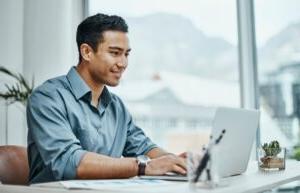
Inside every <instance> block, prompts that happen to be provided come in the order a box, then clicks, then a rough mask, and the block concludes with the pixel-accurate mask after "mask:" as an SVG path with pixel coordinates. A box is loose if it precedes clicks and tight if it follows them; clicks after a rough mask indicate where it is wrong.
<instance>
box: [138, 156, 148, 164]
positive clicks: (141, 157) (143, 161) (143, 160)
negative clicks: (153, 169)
mask: <svg viewBox="0 0 300 193" xmlns="http://www.w3.org/2000/svg"><path fill="white" fill-rule="evenodd" d="M137 159H138V161H139V162H140V163H147V162H149V161H150V158H149V157H148V156H146V155H139V156H138V157H137Z"/></svg>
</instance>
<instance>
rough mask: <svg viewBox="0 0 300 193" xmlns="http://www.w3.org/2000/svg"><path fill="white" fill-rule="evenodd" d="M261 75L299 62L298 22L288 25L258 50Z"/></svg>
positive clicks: (299, 33) (299, 27)
mask: <svg viewBox="0 0 300 193" xmlns="http://www.w3.org/2000/svg"><path fill="white" fill-rule="evenodd" d="M258 60H259V65H260V66H259V67H260V71H261V73H268V72H272V71H276V70H277V69H278V68H279V67H281V66H284V65H288V64H291V63H294V62H299V61H300V22H299V23H294V24H291V25H289V26H288V27H286V28H284V29H283V30H281V31H280V32H279V33H278V34H276V35H274V36H273V37H272V38H270V39H269V40H268V41H267V42H266V44H265V45H264V46H263V47H262V48H259V49H258Z"/></svg>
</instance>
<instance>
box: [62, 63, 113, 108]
mask: <svg viewBox="0 0 300 193" xmlns="http://www.w3.org/2000/svg"><path fill="white" fill-rule="evenodd" d="M67 79H68V80H69V83H70V85H71V89H72V91H73V93H74V95H75V97H76V99H77V100H78V99H80V98H82V97H83V96H85V95H86V94H87V93H89V92H91V89H90V87H89V86H88V85H87V84H86V83H85V81H84V80H83V79H82V78H81V76H80V75H79V73H78V72H77V70H76V67H74V66H73V67H72V68H71V69H70V70H69V72H68V74H67ZM111 100H112V96H111V93H110V92H109V90H108V89H107V88H106V86H104V88H103V91H102V93H101V95H100V102H101V103H102V104H103V106H104V107H107V105H108V104H109V103H110V102H111Z"/></svg>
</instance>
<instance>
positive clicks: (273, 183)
mask: <svg viewBox="0 0 300 193" xmlns="http://www.w3.org/2000/svg"><path fill="white" fill-rule="evenodd" d="M224 180H225V182H227V183H228V186H225V187H218V188H216V189H196V190H195V189H191V188H190V187H189V184H188V183H187V182H176V183H174V184H173V185H164V186H160V187H159V186H154V185H153V186H151V187H150V188H148V187H147V188H145V187H139V188H135V189H131V188H130V189H124V188H123V189H120V190H103V191H101V190H67V189H64V188H62V187H61V186H60V184H59V183H58V182H52V183H45V184H43V186H45V187H25V186H11V185H0V193H37V192H42V193H52V192H53V193H54V192H57V193H68V192H72V193H73V192H75V193H94V192H95V193H96V192H97V193H99V192H124V193H126V192H143V193H159V192H162V193H163V192H164V193H183V192H190V193H195V192H200V193H227V192H228V193H242V192H243V193H252V192H253V193H254V192H263V191H265V190H270V189H272V188H275V187H278V186H280V185H282V184H285V183H288V182H292V181H295V180H300V162H297V161H292V160H289V161H287V164H286V169H285V171H280V172H271V173H264V172H260V171H258V169H257V165H256V163H251V164H249V167H248V170H247V172H246V173H245V174H243V175H239V176H234V177H230V178H226V179H224Z"/></svg>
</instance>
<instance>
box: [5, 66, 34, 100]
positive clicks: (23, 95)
mask: <svg viewBox="0 0 300 193" xmlns="http://www.w3.org/2000/svg"><path fill="white" fill-rule="evenodd" d="M0 72H1V73H3V74H5V75H7V76H10V77H12V78H13V79H15V80H16V83H15V84H13V85H8V84H6V83H5V84H4V85H5V87H6V89H7V91H6V92H0V98H3V99H5V100H6V101H8V102H9V104H12V103H15V102H20V103H22V104H23V105H25V106H26V103H27V99H28V97H29V96H30V94H31V93H32V90H33V88H34V80H33V79H32V83H31V85H29V84H28V82H27V80H26V79H25V78H24V77H23V75H22V74H20V73H13V72H11V71H10V70H8V69H6V68H5V67H2V66H0Z"/></svg>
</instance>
